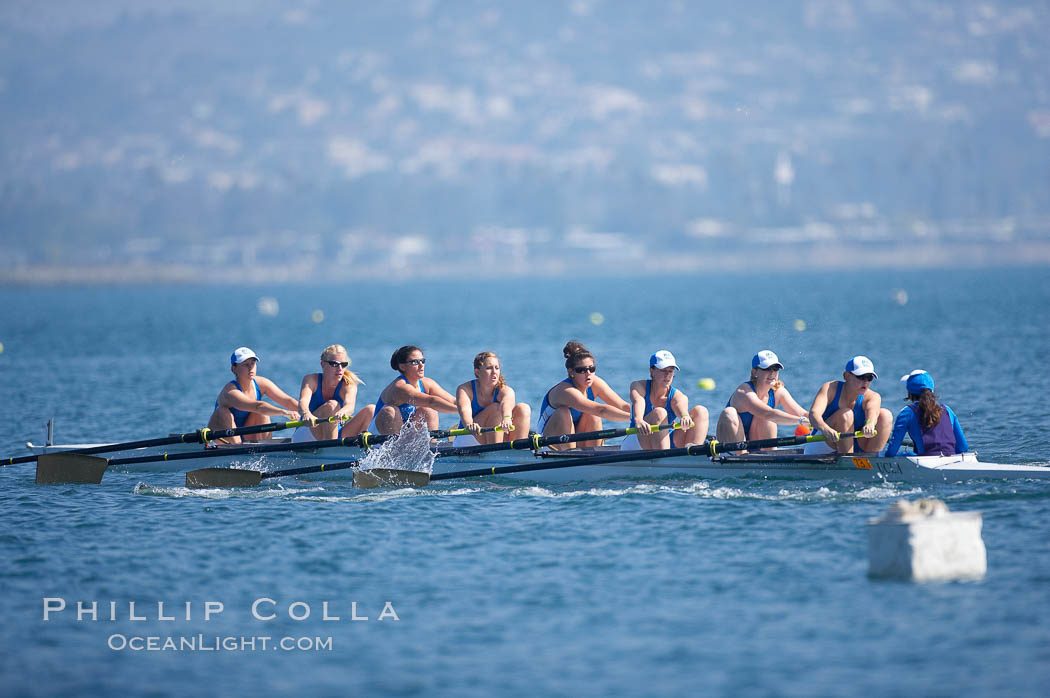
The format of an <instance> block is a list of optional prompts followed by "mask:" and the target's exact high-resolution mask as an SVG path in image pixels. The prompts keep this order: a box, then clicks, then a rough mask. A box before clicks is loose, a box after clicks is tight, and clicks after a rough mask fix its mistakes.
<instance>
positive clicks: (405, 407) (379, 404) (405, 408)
mask: <svg viewBox="0 0 1050 698" xmlns="http://www.w3.org/2000/svg"><path fill="white" fill-rule="evenodd" d="M398 378H399V379H400V380H403V381H405V382H406V383H408V379H407V378H405V377H404V376H398ZM416 387H417V388H419V392H421V393H424V394H425V393H426V392H427V391H426V390H425V389H424V388H423V381H421V380H419V381H416ZM394 406H395V407H397V408H398V410H400V411H401V421H403V422H407V421H408V418H409V417H411V416H412V415H413V414H415V412H416V406H415V405H410V404H408V403H407V402H406V403H404V404H401V405H394ZM384 407H386V403H384V402H383V395H382V393H380V395H379V399H378V400H376V414H379V412H380V411H381V410H382V409H383V408H384ZM372 421H373V422H374V421H375V420H374V419H373V420H372Z"/></svg>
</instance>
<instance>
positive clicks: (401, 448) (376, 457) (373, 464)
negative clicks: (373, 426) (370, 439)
mask: <svg viewBox="0 0 1050 698" xmlns="http://www.w3.org/2000/svg"><path fill="white" fill-rule="evenodd" d="M373 468H392V469H395V470H415V471H418V472H422V473H430V472H433V470H434V451H433V450H432V449H431V443H430V433H429V432H428V431H427V430H426V426H425V425H424V424H421V423H420V422H418V421H416V420H414V419H410V420H408V421H407V422H405V423H404V425H402V427H401V431H400V432H398V433H397V435H395V436H394V438H392V439H390V440H389V441H386V442H384V443H382V444H381V445H379V446H377V447H376V448H373V449H371V450H370V451H369V452H368V453H367V454H366V455H365V457H364V458H362V459H361V465H360V469H361V470H371V469H373Z"/></svg>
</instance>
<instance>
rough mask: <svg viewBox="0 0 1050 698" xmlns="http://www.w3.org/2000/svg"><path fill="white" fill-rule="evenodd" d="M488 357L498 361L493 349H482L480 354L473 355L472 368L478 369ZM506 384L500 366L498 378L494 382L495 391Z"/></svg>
mask: <svg viewBox="0 0 1050 698" xmlns="http://www.w3.org/2000/svg"><path fill="white" fill-rule="evenodd" d="M489 358H492V359H495V360H496V361H499V357H498V356H496V352H494V351H483V352H481V353H480V354H478V355H477V356H475V357H474V369H475V370H480V369H481V367H482V366H484V365H485V359H489ZM506 384H507V381H505V380H503V370H502V367H501V369H500V372H499V380H498V381H497V382H496V391H497V392H499V390H500V388H502V387H503V386H505V385H506Z"/></svg>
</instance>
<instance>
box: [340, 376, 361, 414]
mask: <svg viewBox="0 0 1050 698" xmlns="http://www.w3.org/2000/svg"><path fill="white" fill-rule="evenodd" d="M356 409H357V384H356V383H351V384H350V385H348V386H346V387H345V388H344V389H343V406H342V407H341V408H339V411H338V412H336V413H335V416H337V417H349V416H351V415H352V414H354V411H355V410H356Z"/></svg>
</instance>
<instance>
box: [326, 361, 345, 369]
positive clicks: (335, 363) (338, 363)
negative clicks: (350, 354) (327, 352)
mask: <svg viewBox="0 0 1050 698" xmlns="http://www.w3.org/2000/svg"><path fill="white" fill-rule="evenodd" d="M325 363H326V364H328V365H329V366H331V367H332V368H337V367H338V368H346V367H347V366H349V365H350V362H349V361H329V360H327V359H325Z"/></svg>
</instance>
